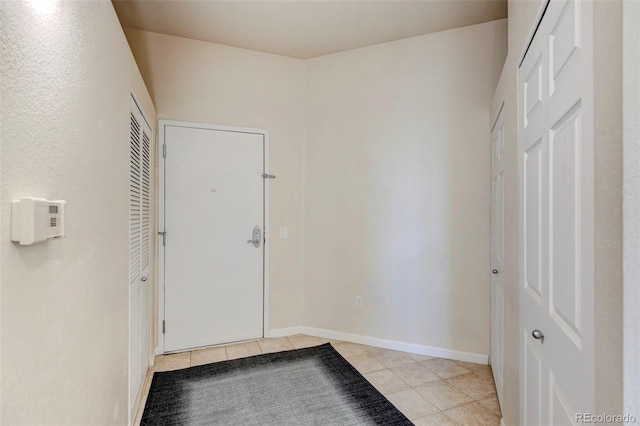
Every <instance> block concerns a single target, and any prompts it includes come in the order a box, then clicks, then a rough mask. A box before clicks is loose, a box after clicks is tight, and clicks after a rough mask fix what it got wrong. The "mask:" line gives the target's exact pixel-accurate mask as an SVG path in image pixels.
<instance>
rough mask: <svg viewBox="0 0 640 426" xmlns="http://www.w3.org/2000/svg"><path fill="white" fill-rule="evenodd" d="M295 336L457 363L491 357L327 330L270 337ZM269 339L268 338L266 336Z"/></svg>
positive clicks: (278, 331)
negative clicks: (300, 335)
mask: <svg viewBox="0 0 640 426" xmlns="http://www.w3.org/2000/svg"><path fill="white" fill-rule="evenodd" d="M295 334H307V335H309V336H316V337H322V338H323V339H334V340H342V341H345V342H351V343H359V344H361V345H367V346H375V347H378V348H385V349H393V350H397V351H403V352H410V353H413V354H419V355H429V356H433V357H438V358H447V359H453V360H456V361H465V362H473V363H476V364H483V365H489V355H485V354H479V353H473V352H463V351H457V350H454V349H446V348H436V347H433V346H425V345H417V344H415V343H405V342H398V341H396V340H388V339H380V338H378V337H369V336H361V335H359V334H351V333H343V332H341V331H333V330H326V329H323V328H314V327H287V328H275V329H271V330H269V336H268V337H285V336H292V335H295ZM265 337H267V336H265Z"/></svg>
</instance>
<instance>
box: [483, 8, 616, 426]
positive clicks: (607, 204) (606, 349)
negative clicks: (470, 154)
mask: <svg viewBox="0 0 640 426" xmlns="http://www.w3.org/2000/svg"><path fill="white" fill-rule="evenodd" d="M543 4H544V2H543V1H542V0H511V1H509V18H508V19H509V21H508V22H509V24H508V25H509V51H508V55H507V60H506V62H505V66H504V69H503V71H502V75H501V77H500V82H499V84H498V89H497V90H496V93H495V95H494V98H493V102H492V117H495V115H496V114H497V112H498V108H499V104H500V102H501V101H502V100H504V102H505V108H504V114H505V141H506V146H505V155H506V170H505V219H506V221H505V237H506V239H505V265H504V280H505V281H504V282H505V336H504V342H505V352H504V353H505V356H504V362H505V365H504V392H503V394H504V398H503V405H502V414H503V417H504V421H505V424H506V425H517V424H519V408H520V403H519V390H520V381H519V374H520V373H519V365H520V361H519V356H520V353H519V350H520V348H519V341H520V340H519V339H520V338H519V324H518V323H519V294H518V274H519V272H518V271H519V266H518V249H519V240H518V217H519V216H518V211H519V210H518V145H517V135H518V133H517V131H518V130H517V129H518V117H517V70H518V65H519V60H520V59H521V58H522V54H523V53H524V49H525V47H526V43H527V42H528V40H529V38H530V36H531V34H532V31H533V25H534V23H535V22H536V18H537V15H538V12H539V11H540V8H541V7H542V6H543ZM620 4H621V2H620V1H617V0H616V1H606V2H605V1H602V2H595V5H596V7H595V10H594V13H595V22H594V34H596V37H595V52H594V57H595V64H594V65H595V74H594V77H595V86H596V91H595V99H594V100H595V114H596V116H597V117H596V126H595V147H596V148H595V149H596V152H595V161H596V164H595V166H596V186H595V189H596V194H595V195H596V247H595V249H596V259H598V261H597V262H596V289H595V291H596V293H595V298H596V307H595V308H596V315H595V318H596V371H595V376H596V408H597V411H598V412H607V413H614V414H617V413H620V412H621V410H622V375H621V368H622V356H621V332H620V330H621V327H622V326H621V318H622V314H621V312H622V311H621V303H622V291H621V288H622V278H621V275H620V273H621V271H622V269H621V268H622V261H621V236H620V232H621V229H622V228H621V218H622V215H621V212H620V209H621V196H620V194H621V192H620V191H621V175H620V171H621V157H620V155H621V141H622V138H621V121H620V119H621V115H620V114H621V113H620V108H621V93H620V81H621V78H622V74H621V63H620V56H619V55H620V52H621V47H622V46H621V28H622V21H621V15H620V13H619V12H620Z"/></svg>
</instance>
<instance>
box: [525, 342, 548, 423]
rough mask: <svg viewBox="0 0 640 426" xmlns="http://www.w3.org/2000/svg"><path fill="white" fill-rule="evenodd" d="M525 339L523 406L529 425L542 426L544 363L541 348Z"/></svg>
mask: <svg viewBox="0 0 640 426" xmlns="http://www.w3.org/2000/svg"><path fill="white" fill-rule="evenodd" d="M524 337H525V338H524V339H523V347H524V349H523V352H524V363H523V368H522V369H523V371H524V380H523V385H522V387H523V389H524V392H523V398H522V401H523V404H522V412H523V413H524V416H525V419H526V420H527V424H530V425H541V424H543V423H542V404H543V401H542V387H543V385H542V362H541V360H540V358H541V356H540V348H538V347H537V346H536V345H533V344H532V343H533V342H531V340H530V339H529V338H528V336H526V335H525V336H524Z"/></svg>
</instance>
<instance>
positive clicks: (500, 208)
mask: <svg viewBox="0 0 640 426" xmlns="http://www.w3.org/2000/svg"><path fill="white" fill-rule="evenodd" d="M504 166H505V161H504V118H503V112H502V110H500V112H499V113H498V118H497V119H496V122H495V124H494V125H493V129H492V130H491V370H492V371H493V380H494V382H495V384H496V392H497V393H498V400H499V401H500V403H502V378H503V371H504V368H503V364H504V361H503V360H504V281H503V279H502V272H503V266H504Z"/></svg>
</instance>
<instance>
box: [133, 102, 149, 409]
mask: <svg viewBox="0 0 640 426" xmlns="http://www.w3.org/2000/svg"><path fill="white" fill-rule="evenodd" d="M130 145H131V146H130V158H129V161H130V162H129V413H130V416H131V419H133V416H134V415H135V410H136V407H137V403H138V399H139V397H140V391H141V389H142V384H143V381H144V376H145V373H146V371H147V368H148V361H149V360H148V354H149V344H150V342H149V336H150V334H149V305H150V304H149V284H148V277H149V269H150V263H151V128H150V127H149V125H148V124H147V122H146V120H145V119H144V117H143V115H142V113H141V112H140V110H139V109H138V106H137V105H136V103H135V102H132V106H131V131H130Z"/></svg>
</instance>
